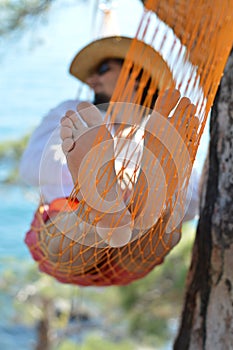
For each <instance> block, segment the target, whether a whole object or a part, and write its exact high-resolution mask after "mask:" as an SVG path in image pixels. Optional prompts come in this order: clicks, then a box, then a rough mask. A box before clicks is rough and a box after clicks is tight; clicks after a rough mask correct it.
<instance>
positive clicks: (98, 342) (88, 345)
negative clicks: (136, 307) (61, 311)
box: [54, 335, 135, 350]
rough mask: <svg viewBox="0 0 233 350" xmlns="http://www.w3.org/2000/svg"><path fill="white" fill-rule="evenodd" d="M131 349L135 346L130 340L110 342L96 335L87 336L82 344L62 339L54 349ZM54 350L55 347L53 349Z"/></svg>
mask: <svg viewBox="0 0 233 350" xmlns="http://www.w3.org/2000/svg"><path fill="white" fill-rule="evenodd" d="M93 349H95V350H110V349H111V350H133V349H135V347H134V346H133V344H132V343H131V342H130V341H119V342H112V341H110V340H107V339H104V338H101V337H100V336H98V335H92V336H89V337H88V338H87V339H86V341H85V342H84V343H82V344H80V345H79V344H77V343H73V342H71V341H64V342H63V343H62V344H61V345H60V346H59V347H56V350H93ZM54 350H55V349H54Z"/></svg>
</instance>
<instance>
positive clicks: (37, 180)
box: [20, 100, 199, 221]
mask: <svg viewBox="0 0 233 350" xmlns="http://www.w3.org/2000/svg"><path fill="white" fill-rule="evenodd" d="M78 103H79V100H68V101H65V102H63V103H61V104H60V105H58V106H57V107H56V108H54V109H52V110H50V112H49V113H48V114H47V115H46V116H45V117H44V119H43V120H42V122H41V124H40V125H39V126H38V127H37V128H36V130H35V131H34V133H33V135H32V137H31V139H30V141H29V144H28V146H27V148H26V150H25V152H24V154H23V156H22V159H21V163H20V176H21V177H22V179H23V180H24V181H25V183H27V184H29V185H31V186H36V187H39V188H40V192H41V197H42V200H43V201H44V202H46V203H50V202H51V201H52V200H54V199H56V198H61V197H68V196H69V195H70V193H71V191H72V189H73V181H72V177H71V175H70V172H69V169H68V166H67V163H66V157H65V155H64V153H63V152H62V148H61V138H60V120H61V118H62V117H63V116H64V115H65V112H66V111H67V110H69V109H71V110H76V106H77V104H78ZM138 152H139V151H138ZM121 157H122V155H121ZM134 157H135V159H136V161H137V162H138V154H137V153H135V154H134ZM116 164H117V161H116ZM198 186H199V177H198V174H197V172H196V171H195V170H193V172H192V174H191V177H190V181H189V187H188V196H187V198H191V200H190V199H189V200H190V203H189V205H188V210H187V212H186V215H185V218H184V220H186V221H187V220H190V219H192V218H193V217H194V216H195V215H197V214H198V205H199V195H198V192H199V191H198Z"/></svg>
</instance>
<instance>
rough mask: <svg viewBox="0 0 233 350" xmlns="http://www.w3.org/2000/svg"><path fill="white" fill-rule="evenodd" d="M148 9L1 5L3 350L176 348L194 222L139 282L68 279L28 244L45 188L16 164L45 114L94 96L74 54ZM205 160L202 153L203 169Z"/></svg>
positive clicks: (88, 1) (71, 2)
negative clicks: (75, 67) (39, 261)
mask: <svg viewBox="0 0 233 350" xmlns="http://www.w3.org/2000/svg"><path fill="white" fill-rule="evenodd" d="M37 5H38V7H37V10H36V11H37V12H36V13H34V12H33V11H34V8H36V6H37ZM42 5H43V6H44V8H43V6H42ZM25 9H27V11H28V13H27V14H26V15H25ZM142 12H143V5H142V2H141V1H140V0H118V1H107V0H106V1H101V0H99V1H97V0H62V1H61V0H53V1H45V0H44V1H42V0H41V1H40V0H35V1H1V2H0V18H1V22H0V23H1V24H0V54H1V58H0V99H1V103H0V116H1V117H0V198H1V200H0V218H1V219H0V235H1V243H0V308H1V313H0V349H4V350H13V349H15V347H16V345H17V349H18V350H31V349H37V350H40V349H41V350H42V349H43V350H47V349H49V350H50V349H56V350H57V349H59V350H62V349H65V350H69V349H82V350H87V349H88V350H105V349H119V350H131V349H132V350H133V349H136V350H139V349H141V350H142V349H144V350H146V349H158V350H160V349H161V350H162V349H163V350H165V349H166V350H167V349H171V348H172V343H173V340H174V337H175V334H176V330H177V326H178V320H179V315H180V313H181V310H182V298H183V293H184V284H185V275H186V272H187V269H188V266H189V259H190V252H191V248H192V243H193V238H194V233H195V226H196V220H194V221H192V222H189V223H187V224H185V225H184V226H183V233H184V234H183V238H182V240H181V243H180V244H179V245H178V247H176V248H175V249H174V251H172V252H171V253H170V254H169V256H168V257H167V259H166V261H165V263H164V264H163V265H161V266H158V267H157V268H156V269H155V270H154V271H153V272H152V273H150V274H149V276H147V277H146V278H144V279H142V280H140V281H137V282H135V283H133V284H131V285H129V286H126V287H108V288H79V287H77V286H69V285H62V284H59V283H57V282H56V281H54V280H53V279H52V278H50V277H49V276H47V275H44V274H41V273H39V272H38V270H37V266H36V264H35V263H34V262H33V260H32V258H31V257H30V254H29V252H28V250H27V248H26V246H25V244H24V236H25V233H26V231H27V230H28V229H29V225H30V222H31V220H32V217H33V213H34V210H35V209H36V207H37V204H38V200H39V195H38V191H37V189H34V188H31V187H30V188H29V187H26V186H25V185H23V184H22V182H21V180H20V179H19V177H18V170H17V169H18V164H19V160H20V157H21V154H22V151H23V149H24V147H25V145H26V143H27V141H28V138H29V137H30V134H31V132H32V131H33V129H34V128H35V127H36V126H37V125H38V124H39V122H40V121H41V119H42V118H43V116H44V115H45V114H46V113H47V112H48V111H49V110H50V109H51V108H53V107H54V106H56V105H58V104H59V103H60V102H62V101H64V100H67V99H73V98H76V97H77V96H80V95H81V96H82V97H83V98H85V97H88V96H89V94H90V91H88V90H87V89H85V88H83V87H82V86H81V85H80V84H79V82H78V81H77V80H75V79H74V78H73V77H71V76H69V74H68V68H69V64H70V62H71V60H72V58H73V56H74V55H75V54H76V53H77V52H78V51H79V49H80V48H81V47H83V46H84V45H86V44H87V43H89V42H90V41H91V40H93V39H94V38H97V37H100V36H102V35H111V34H119V35H127V36H134V35H135V33H136V29H137V26H138V23H139V20H140V17H141V14H142ZM204 137H205V144H206V143H207V141H206V139H207V136H204ZM204 148H205V147H204ZM202 160H203V152H202V153H201V155H200V168H201V166H202Z"/></svg>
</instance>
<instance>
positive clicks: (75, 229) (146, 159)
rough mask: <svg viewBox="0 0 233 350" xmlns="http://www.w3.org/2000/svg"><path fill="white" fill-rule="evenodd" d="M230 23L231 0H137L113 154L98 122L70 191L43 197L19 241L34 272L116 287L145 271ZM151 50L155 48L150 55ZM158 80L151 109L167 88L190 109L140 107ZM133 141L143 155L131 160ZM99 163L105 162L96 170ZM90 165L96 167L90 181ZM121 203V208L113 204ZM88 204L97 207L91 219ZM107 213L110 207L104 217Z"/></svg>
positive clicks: (182, 196) (167, 230)
mask: <svg viewBox="0 0 233 350" xmlns="http://www.w3.org/2000/svg"><path fill="white" fill-rule="evenodd" d="M232 28H233V1H232V0H221V1H220V0H214V1H213V0H198V1H193V0H192V1H184V0H171V1H158V0H148V1H146V3H145V11H144V14H143V16H142V19H141V22H140V24H139V28H138V31H137V35H136V37H135V38H134V40H133V42H132V45H131V46H130V49H129V51H128V54H127V57H126V59H125V62H124V65H123V68H122V71H121V75H120V77H119V80H118V83H117V86H116V89H115V92H114V95H113V97H112V100H111V102H110V105H109V107H108V110H107V113H106V119H105V121H106V123H108V129H109V130H111V127H112V125H114V124H115V123H116V122H117V120H118V116H119V115H120V116H121V120H123V121H124V124H122V126H121V127H120V128H118V131H117V135H116V137H115V139H114V142H115V153H114V157H113V159H111V162H109V164H108V163H106V159H105V152H104V151H103V150H104V149H105V146H106V145H105V141H106V139H105V138H104V136H103V130H102V129H100V131H99V132H97V135H96V137H95V140H93V145H94V146H95V147H96V149H95V153H94V155H92V154H91V153H90V154H89V158H88V159H87V161H86V163H85V162H84V165H83V167H82V169H81V172H80V177H79V179H78V180H77V182H76V185H75V186H74V190H73V192H72V194H71V195H70V198H68V199H58V200H57V201H54V202H53V203H51V204H50V206H47V205H43V204H42V205H41V206H40V207H39V209H38V211H37V213H36V215H35V218H34V220H33V222H32V225H31V229H30V231H29V232H28V233H27V236H26V244H27V245H28V246H29V249H30V251H31V254H32V256H33V257H34V259H35V260H36V261H37V262H38V264H39V268H40V269H41V271H44V272H46V273H48V274H50V275H52V276H54V277H55V278H56V279H58V280H59V281H61V282H64V283H73V284H78V285H84V286H87V285H96V286H103V285H114V284H117V285H124V284H128V283H130V282H132V281H134V280H136V279H138V278H141V277H143V276H145V275H146V274H147V273H148V272H149V271H151V270H152V269H153V268H154V266H156V265H158V264H160V263H161V262H162V261H163V259H164V257H165V256H166V255H167V253H168V252H169V251H170V250H171V249H172V247H173V246H174V245H175V244H177V243H178V241H179V239H180V227H181V223H182V218H183V217H184V214H185V210H186V204H185V203H187V198H186V196H187V186H188V182H189V178H190V174H191V170H192V165H193V162H194V160H195V156H196V152H197V148H198V145H199V142H200V138H201V135H202V133H203V130H204V127H205V123H206V120H207V117H208V113H209V111H210V108H211V106H212V104H213V100H214V97H215V94H216V91H217V88H218V85H219V82H220V79H221V76H222V73H223V70H224V66H225V64H226V61H227V58H228V55H229V52H230V50H231V48H232V44H233V30H232ZM141 42H145V43H147V44H148V46H144V45H142V43H141ZM150 47H152V48H153V49H155V50H156V52H157V53H158V54H157V55H154V56H153V59H152V56H151V55H150ZM161 56H162V57H163V60H164V61H165V62H166V65H167V66H168V67H169V71H170V72H171V74H167V71H166V70H164V69H163V66H162V65H161V68H160V69H159V68H158V65H159V64H160V63H159V61H161V60H160V59H159V58H160V57H161ZM145 64H146V65H147V67H148V66H150V67H151V68H150V73H151V74H148V71H146V70H144V71H143V73H142V77H141V80H140V82H139V86H138V88H137V90H136V92H135V89H134V87H135V82H136V80H137V77H138V74H139V72H140V70H141V68H142V67H144V66H145ZM155 67H156V71H155V72H153V71H154V70H155ZM152 72H153V74H152ZM151 77H152V78H151ZM149 79H150V86H149V89H148V94H147V96H146V97H145V99H144V102H143V105H142V104H140V101H141V99H142V93H143V88H144V87H145V85H146V84H147V83H148V81H149ZM167 87H170V89H169V91H168V92H167V94H166V103H165V105H164V106H160V107H159V108H160V109H159V110H160V111H161V110H166V106H168V105H169V103H170V104H171V101H172V98H173V89H174V88H176V89H177V90H178V91H179V92H180V94H181V97H187V98H189V99H190V101H191V103H192V105H191V107H190V109H189V110H187V109H185V108H183V109H182V105H181V106H180V109H179V113H178V114H176V113H175V114H173V113H174V111H173V112H171V113H164V114H163V115H162V113H161V114H160V113H157V114H156V113H154V114H153V113H152V112H151V111H150V110H149V108H150V106H151V101H152V97H153V95H154V93H155V92H156V90H157V89H159V90H160V93H161V94H163V92H164V90H166V89H167ZM163 103H164V102H163ZM194 107H195V108H194ZM157 108H158V105H157ZM148 116H151V117H150V119H149V124H147V125H146V126H145V120H148V118H147V117H148ZM153 118H154V123H153ZM151 120H152V121H151ZM109 121H110V123H109ZM148 125H149V127H148ZM126 126H127V127H126ZM145 135H146V136H145ZM105 136H106V135H105ZM97 139H98V142H97ZM135 139H136V141H135ZM141 144H143V145H144V155H143V157H142V158H140V160H138V161H137V160H136V161H135V160H134V166H131V165H130V161H131V160H132V158H133V157H134V156H135V154H137V149H138V147H139V145H141ZM106 147H107V146H106ZM119 158H120V160H119ZM88 160H89V161H88ZM90 160H91V166H90ZM112 161H115V163H117V164H116V181H117V182H118V184H119V186H120V188H121V190H122V195H121V196H120V195H119V196H118V197H117V198H116V199H115V200H114V201H111V202H109V201H107V200H106V198H107V195H108V192H109V191H110V190H111V188H112V186H113V185H114V184H113V182H114V181H112V180H111V181H110V176H109V174H110V172H111V169H110V167H112ZM100 164H101V165H103V164H104V165H105V166H104V167H103V168H104V170H103V169H102V170H103V171H100V172H99V173H98V171H97V170H100ZM106 164H107V165H106ZM96 169H97V170H96ZM94 170H95V171H94ZM90 172H91V173H92V172H93V173H95V176H96V177H95V178H94V180H93V181H91V177H90ZM101 178H106V179H107V181H106V187H105V190H104V191H103V193H101V194H100V195H96V193H94V192H95V188H94V186H96V184H97V182H98V181H101ZM108 179H109V181H108ZM85 181H86V182H85ZM138 182H140V186H139V187H138V190H137V189H135V188H136V184H137V183H138ZM85 184H86V185H87V184H88V186H85ZM82 186H83V187H82ZM80 192H82V196H81V197H80ZM77 198H78V199H77ZM120 201H124V202H125V203H126V205H125V207H123V209H122V210H120V211H119V210H118V209H116V208H119V204H120ZM92 208H101V209H99V210H97V211H96V214H95V217H94V218H93V216H92V217H91V214H90V213H91V210H92ZM114 210H118V213H117V214H116V216H111V215H112V213H113V212H114ZM126 211H127V213H130V215H131V220H132V221H131V226H130V228H129V227H128V226H127V229H126V230H125V232H127V235H126V236H127V237H126V236H125V237H123V238H122V237H121V239H120V240H118V236H117V234H118V233H119V232H120V233H119V235H122V231H121V230H120V229H119V226H120V225H119V221H121V220H123V219H122V218H123V216H124V215H125V214H126ZM119 212H120V214H119ZM106 215H109V217H110V218H111V220H110V224H109V226H108V229H106V228H104V229H102V230H98V223H99V222H101V220H103V218H104V217H105V216H106ZM116 217H117V219H115V218H116ZM123 233H124V230H123Z"/></svg>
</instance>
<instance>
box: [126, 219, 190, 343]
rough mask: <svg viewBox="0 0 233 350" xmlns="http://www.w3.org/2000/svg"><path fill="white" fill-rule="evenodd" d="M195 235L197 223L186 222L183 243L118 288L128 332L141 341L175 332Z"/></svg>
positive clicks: (165, 337)
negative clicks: (141, 276)
mask: <svg viewBox="0 0 233 350" xmlns="http://www.w3.org/2000/svg"><path fill="white" fill-rule="evenodd" d="M193 238H194V226H192V224H190V223H187V224H185V225H184V226H183V237H182V239H181V241H180V243H179V244H178V245H177V247H175V248H174V249H173V250H172V252H171V253H170V254H169V255H168V256H167V257H166V259H165V261H164V263H163V264H162V265H160V266H157V267H155V269H154V271H152V272H151V273H150V274H149V275H148V276H146V277H145V278H144V279H142V280H139V281H136V282H134V283H132V284H130V285H128V286H126V287H120V288H119V293H120V296H121V297H120V298H121V305H122V307H123V309H124V310H125V317H126V318H127V320H128V323H129V332H130V334H131V335H132V336H133V337H134V338H137V339H138V341H141V342H144V343H145V342H146V343H148V344H154V342H156V344H157V343H158V342H161V341H166V340H169V339H171V338H172V337H173V336H174V329H173V328H174V327H171V324H174V322H175V321H174V320H177V319H178V317H179V315H180V311H181V307H182V300H183V294H184V286H185V278H186V274H187V269H188V267H189V263H190V255H191V247H192V244H193Z"/></svg>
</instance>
